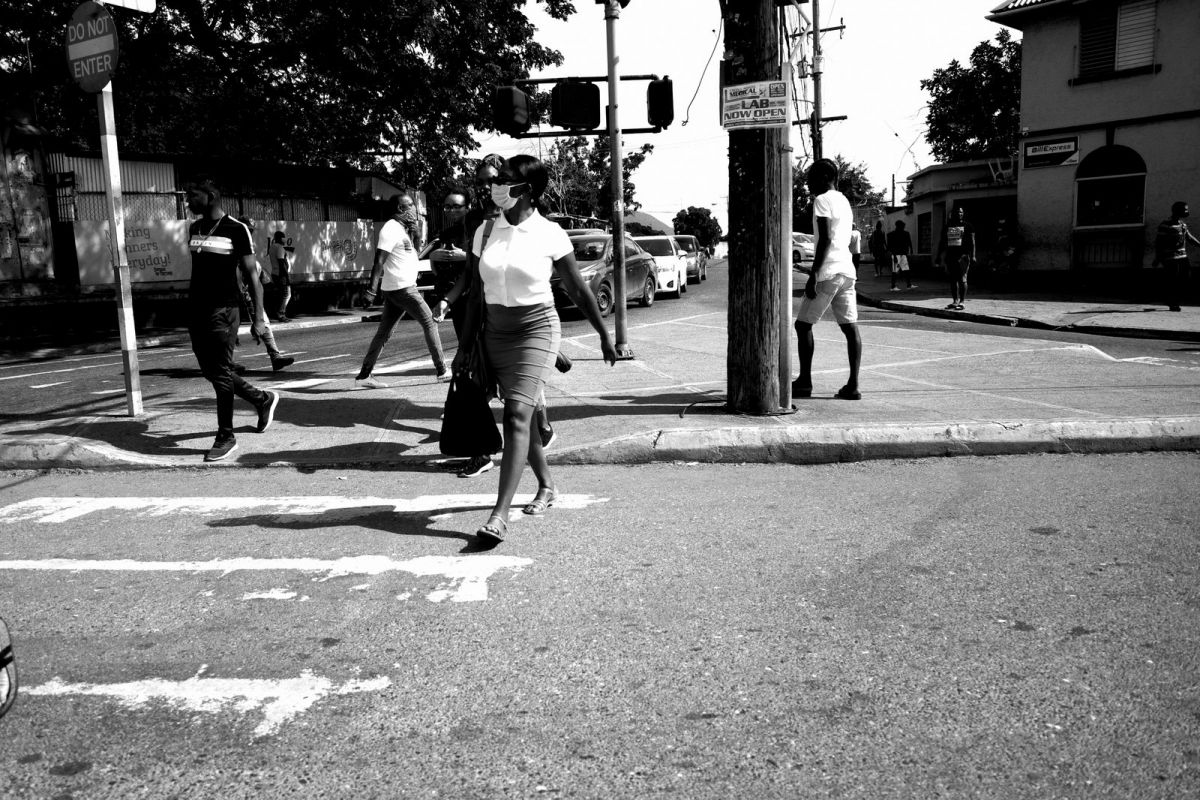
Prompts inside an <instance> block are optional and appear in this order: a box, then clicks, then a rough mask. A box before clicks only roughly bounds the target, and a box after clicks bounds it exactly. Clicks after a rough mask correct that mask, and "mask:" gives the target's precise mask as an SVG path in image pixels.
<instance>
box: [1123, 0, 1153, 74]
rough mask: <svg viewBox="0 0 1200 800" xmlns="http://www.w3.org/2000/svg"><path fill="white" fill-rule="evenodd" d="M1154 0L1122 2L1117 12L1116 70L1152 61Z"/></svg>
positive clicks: (1140, 65) (1143, 65)
mask: <svg viewBox="0 0 1200 800" xmlns="http://www.w3.org/2000/svg"><path fill="white" fill-rule="evenodd" d="M1154 12H1155V0H1135V1H1134V2H1127V3H1122V4H1121V7H1120V8H1119V9H1118V12H1117V63H1116V68H1117V69H1118V70H1123V69H1134V68H1136V67H1145V66H1149V65H1151V64H1153V63H1154V30H1155V13H1154Z"/></svg>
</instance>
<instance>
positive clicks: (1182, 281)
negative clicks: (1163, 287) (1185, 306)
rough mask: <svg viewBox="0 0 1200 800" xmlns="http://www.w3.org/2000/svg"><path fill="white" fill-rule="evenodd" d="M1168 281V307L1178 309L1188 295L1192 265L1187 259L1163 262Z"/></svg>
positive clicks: (1170, 259) (1173, 259)
mask: <svg viewBox="0 0 1200 800" xmlns="http://www.w3.org/2000/svg"><path fill="white" fill-rule="evenodd" d="M1163 268H1164V269H1165V270H1166V273H1167V274H1166V279H1167V305H1168V306H1170V307H1171V308H1177V307H1178V306H1179V305H1180V304H1182V303H1183V301H1184V296H1185V295H1186V294H1187V293H1188V278H1189V277H1190V275H1191V271H1192V269H1191V268H1192V265H1191V262H1189V261H1188V260H1187V259H1186V258H1168V259H1166V260H1165V261H1163Z"/></svg>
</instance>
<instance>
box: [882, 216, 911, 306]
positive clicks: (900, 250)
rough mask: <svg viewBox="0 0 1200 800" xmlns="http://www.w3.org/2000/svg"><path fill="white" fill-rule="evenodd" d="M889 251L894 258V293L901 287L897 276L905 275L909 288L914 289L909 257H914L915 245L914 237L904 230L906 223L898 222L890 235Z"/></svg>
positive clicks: (888, 239)
mask: <svg viewBox="0 0 1200 800" xmlns="http://www.w3.org/2000/svg"><path fill="white" fill-rule="evenodd" d="M887 249H888V252H889V253H890V254H891V258H892V291H893V292H898V291H900V287H898V286H897V285H896V276H897V275H901V274H903V275H904V280H905V281H906V282H907V283H908V288H909V289H912V288H914V287H913V282H912V271H911V270H910V269H909V265H908V257H909V256H910V255H912V249H913V243H912V236H910V235H909V233H908V231H906V230H904V222H903V221H901V220H896V227H895V228H894V229H893V230H892V232H891V233H889V234H888V237H887Z"/></svg>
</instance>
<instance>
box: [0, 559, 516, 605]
mask: <svg viewBox="0 0 1200 800" xmlns="http://www.w3.org/2000/svg"><path fill="white" fill-rule="evenodd" d="M532 563H533V560H532V559H529V558H518V557H516V556H496V555H483V554H479V555H471V556H421V557H419V558H411V559H407V560H402V561H397V560H393V559H391V558H389V557H388V556H347V557H345V558H336V559H322V558H219V559H213V560H212V561H136V560H133V559H111V560H106V561H101V560H88V559H73V558H48V559H37V560H30V559H26V560H14V561H0V572H4V571H36V572H193V573H195V572H219V573H221V574H222V575H228V574H230V573H232V572H243V571H263V572H270V571H280V570H285V571H296V572H307V573H314V572H315V573H324V574H325V577H323V578H318V579H316V580H318V581H322V582H323V581H328V580H330V579H332V578H340V577H345V576H347V575H381V574H383V573H386V572H408V573H411V574H413V575H417V576H441V577H443V578H445V579H446V581H445V582H444V583H441V584H439V585H438V586H437V587H435V588H434V590H433V591H432V592H430V593H429V594H428V595H426V599H427V600H429V601H430V602H432V603H440V602H442V601H444V600H449V601H451V602H452V603H477V602H482V601H484V600H487V597H488V584H487V582H488V578H490V577H491V576H492V575H495V574H496V573H497V572H499V571H500V570H512V571H514V572H519V571H521V570H522V569H523V568H525V567H527V566H529V565H530V564H532Z"/></svg>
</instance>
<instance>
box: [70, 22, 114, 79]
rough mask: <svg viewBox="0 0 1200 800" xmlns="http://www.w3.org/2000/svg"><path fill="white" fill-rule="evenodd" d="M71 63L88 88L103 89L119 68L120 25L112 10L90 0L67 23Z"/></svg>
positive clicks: (75, 72) (75, 76)
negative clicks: (114, 19)
mask: <svg viewBox="0 0 1200 800" xmlns="http://www.w3.org/2000/svg"><path fill="white" fill-rule="evenodd" d="M67 66H68V68H69V69H70V70H71V77H72V78H74V79H75V82H76V83H78V84H79V88H80V89H83V90H84V91H85V92H99V91H101V90H102V89H103V88H104V87H105V85H107V84H108V82H109V80H110V79H111V78H112V74H113V71H114V70H115V69H116V68H117V26H116V25H115V24H114V23H113V18H112V16H111V15H110V14H109V13H108V10H107V9H105V8H104V6H102V5H100V4H99V3H93V2H90V0H89V2H87V3H84V4H82V5H81V6H79V8H77V9H75V13H74V14H72V15H71V21H70V22H69V23H67Z"/></svg>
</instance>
